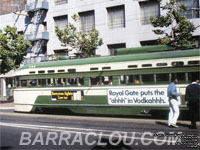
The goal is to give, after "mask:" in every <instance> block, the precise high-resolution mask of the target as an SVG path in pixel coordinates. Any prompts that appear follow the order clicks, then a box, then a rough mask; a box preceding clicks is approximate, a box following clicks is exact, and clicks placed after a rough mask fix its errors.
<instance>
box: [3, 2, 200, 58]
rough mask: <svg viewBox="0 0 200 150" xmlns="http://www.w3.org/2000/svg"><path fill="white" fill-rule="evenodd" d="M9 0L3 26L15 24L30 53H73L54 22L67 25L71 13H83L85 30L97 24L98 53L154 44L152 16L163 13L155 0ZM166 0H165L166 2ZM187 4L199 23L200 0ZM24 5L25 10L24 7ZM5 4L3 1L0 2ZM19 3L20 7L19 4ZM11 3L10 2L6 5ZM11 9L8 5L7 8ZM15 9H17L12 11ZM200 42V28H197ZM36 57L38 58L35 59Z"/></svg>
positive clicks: (197, 39) (107, 53)
mask: <svg viewBox="0 0 200 150" xmlns="http://www.w3.org/2000/svg"><path fill="white" fill-rule="evenodd" d="M4 1H10V2H11V4H10V6H12V9H10V10H12V12H11V13H7V14H5V12H4V13H1V16H0V18H1V19H0V22H1V24H0V28H2V27H5V26H6V25H11V26H16V27H17V29H18V31H19V32H20V33H23V34H25V37H26V39H28V40H30V41H31V42H32V45H33V47H32V48H30V49H29V50H28V52H29V55H28V57H29V58H30V57H36V56H43V55H44V56H45V55H53V54H59V55H73V53H75V51H71V52H69V54H68V53H67V52H66V51H65V50H66V49H67V47H63V46H61V43H60V41H59V40H58V38H57V36H56V33H55V26H58V27H59V28H61V29H64V28H65V27H66V26H67V25H68V23H69V22H72V23H73V20H72V18H71V16H72V15H74V14H78V15H79V16H80V24H79V26H78V28H79V29H80V30H83V31H85V32H87V31H89V30H91V29H92V28H93V27H95V28H96V29H97V30H98V31H99V32H100V37H101V38H103V42H104V44H103V45H102V46H100V47H99V48H98V49H97V50H96V54H97V55H112V54H113V50H114V49H116V48H129V47H139V46H144V45H151V44H154V42H155V40H156V39H157V38H158V37H157V36H156V35H155V34H154V33H153V32H152V29H153V27H152V26H151V24H150V19H149V17H150V16H154V17H156V16H159V15H163V14H164V13H165V12H163V11H162V10H161V9H160V6H159V4H158V3H157V2H156V1H152V0H95V1H94V0H27V1H25V0H24V1H23V3H19V1H18V0H3V1H2V2H4ZM166 1H167V0H163V3H165V2H166ZM179 1H180V2H181V3H184V4H185V5H186V6H188V11H187V13H186V16H187V17H188V18H189V19H190V20H191V22H193V23H194V24H195V26H199V25H200V18H199V0H190V1H188V0H179ZM23 5H25V8H24V11H22V10H21V8H22V7H23ZM1 6H3V5H1ZM17 6H19V9H18V7H17ZM7 7H8V6H7ZM7 10H9V9H7ZM13 11H14V13H13ZM194 36H195V38H196V41H197V43H198V44H199V37H200V28H197V30H196V31H195V32H194ZM35 61H36V60H35Z"/></svg>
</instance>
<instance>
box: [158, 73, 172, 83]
mask: <svg viewBox="0 0 200 150" xmlns="http://www.w3.org/2000/svg"><path fill="white" fill-rule="evenodd" d="M156 82H169V74H168V73H162V74H156Z"/></svg>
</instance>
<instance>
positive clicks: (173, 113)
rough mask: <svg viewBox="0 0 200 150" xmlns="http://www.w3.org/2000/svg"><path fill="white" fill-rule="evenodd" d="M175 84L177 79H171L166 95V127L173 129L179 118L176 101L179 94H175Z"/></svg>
mask: <svg viewBox="0 0 200 150" xmlns="http://www.w3.org/2000/svg"><path fill="white" fill-rule="evenodd" d="M176 83H178V79H177V78H172V82H171V83H170V84H169V86H168V89H167V94H168V98H169V116H168V126H169V127H175V128H177V127H178V126H177V125H176V122H177V119H178V117H179V113H180V112H179V106H178V99H179V97H181V94H180V93H178V92H177V88H176Z"/></svg>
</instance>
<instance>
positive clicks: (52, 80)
mask: <svg viewBox="0 0 200 150" xmlns="http://www.w3.org/2000/svg"><path fill="white" fill-rule="evenodd" d="M47 85H48V86H55V85H56V81H55V79H54V78H51V79H47Z"/></svg>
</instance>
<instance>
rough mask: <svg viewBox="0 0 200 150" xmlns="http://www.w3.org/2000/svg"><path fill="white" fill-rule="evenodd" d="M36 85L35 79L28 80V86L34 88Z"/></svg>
mask: <svg viewBox="0 0 200 150" xmlns="http://www.w3.org/2000/svg"><path fill="white" fill-rule="evenodd" d="M36 85H37V80H35V79H32V80H29V86H36Z"/></svg>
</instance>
